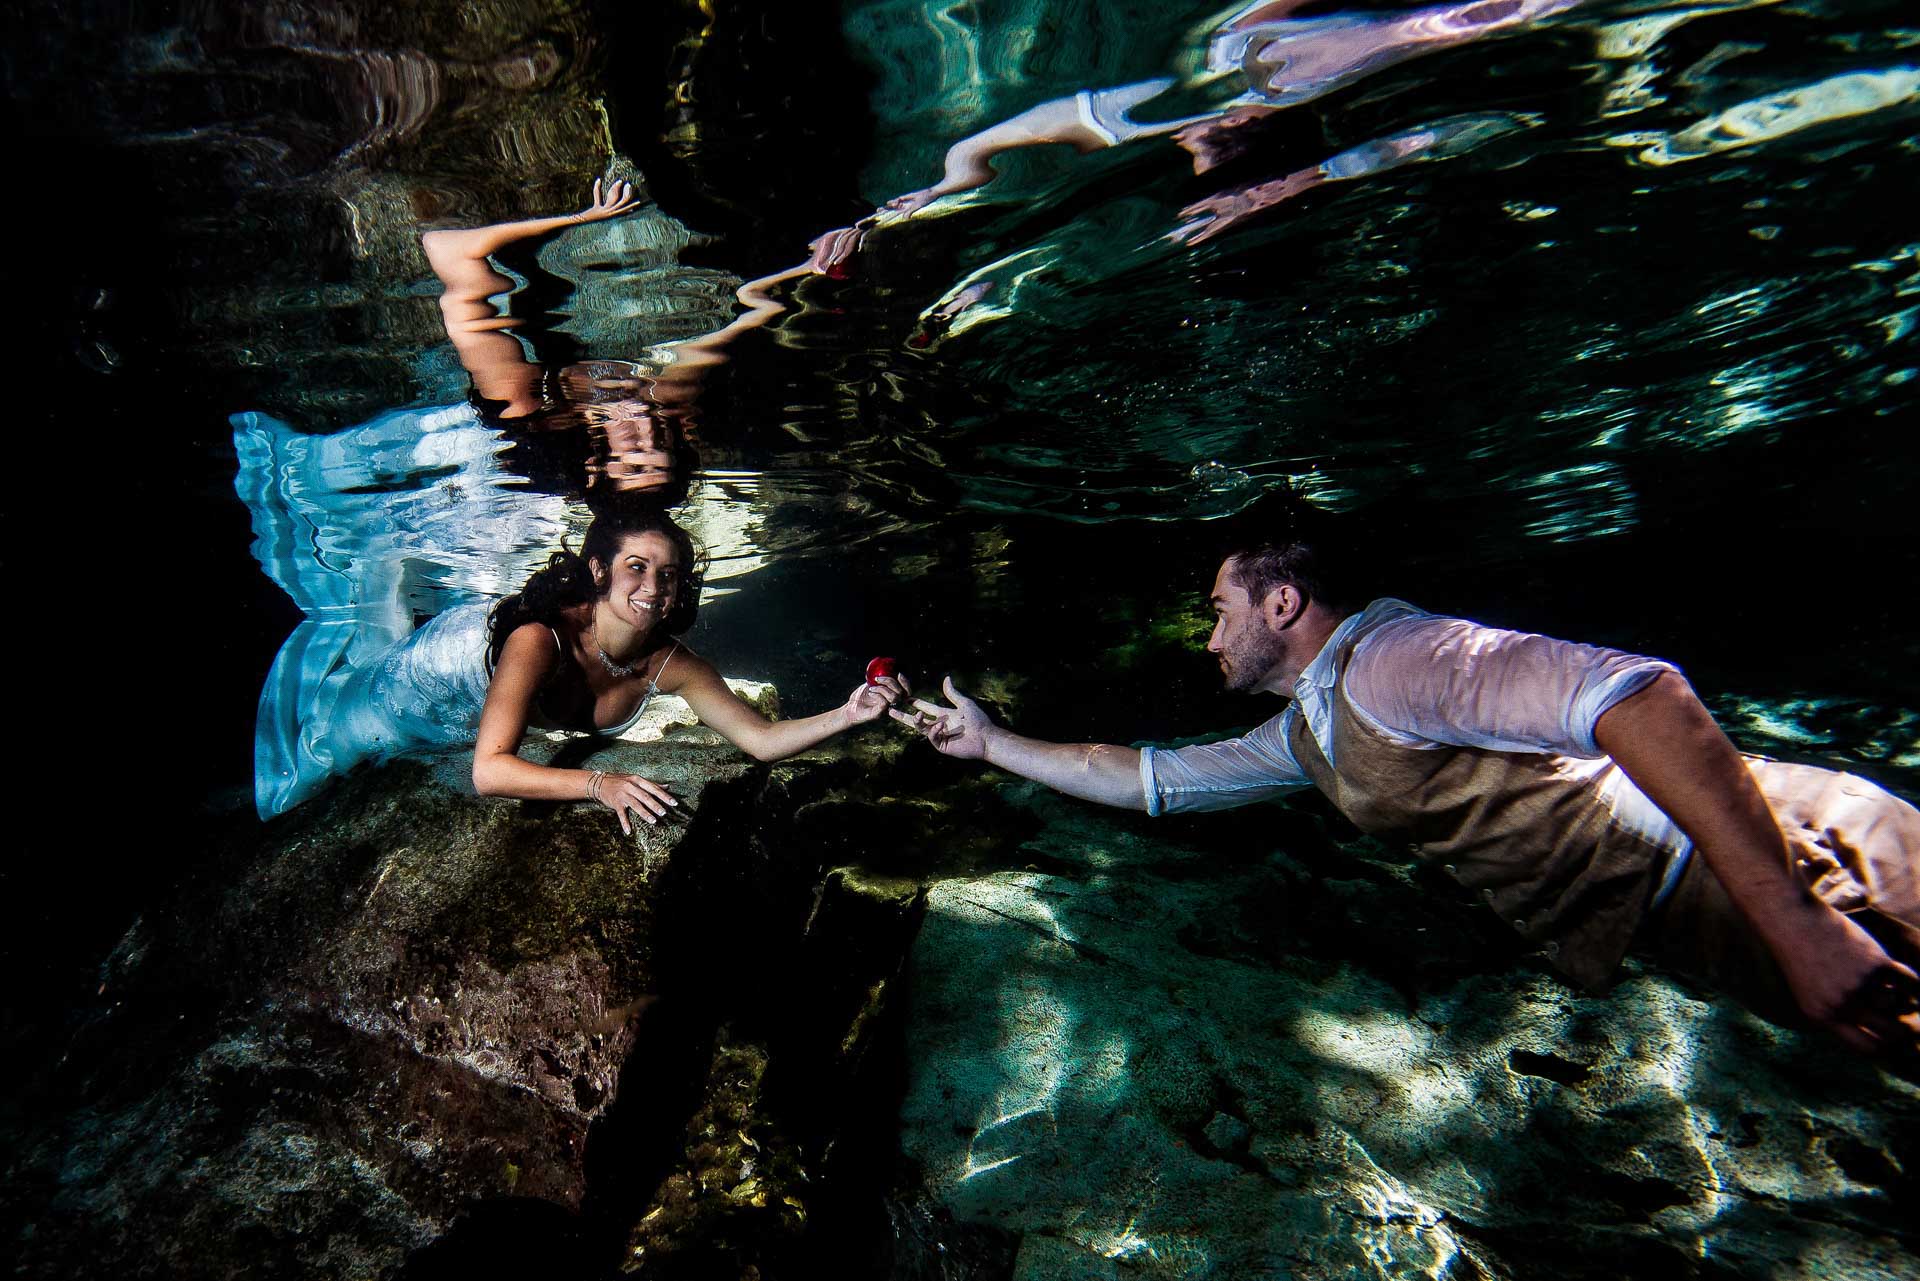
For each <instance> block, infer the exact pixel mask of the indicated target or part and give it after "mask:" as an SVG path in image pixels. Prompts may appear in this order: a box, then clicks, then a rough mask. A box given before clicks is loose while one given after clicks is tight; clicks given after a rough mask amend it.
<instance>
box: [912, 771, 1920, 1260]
mask: <svg viewBox="0 0 1920 1281" xmlns="http://www.w3.org/2000/svg"><path fill="white" fill-rule="evenodd" d="M1020 795H1022V796H1023V797H1024V800H1023V802H1022V804H1023V807H1024V808H1025V809H1027V810H1028V812H1029V813H1030V814H1031V815H1032V816H1033V819H1034V820H1035V823H1034V826H1035V829H1036V830H1035V831H1034V833H1033V835H1031V836H1030V837H1028V838H1027V839H1026V840H1025V841H1024V843H1023V845H1022V851H1023V852H1022V854H1021V855H1019V856H1016V857H1015V858H1014V859H1012V860H1009V861H1011V862H1014V863H1016V864H1022V863H1023V864H1024V866H1015V867H1013V868H1010V869H1003V870H997V871H991V872H988V873H985V874H978V875H967V876H960V877H954V878H951V879H946V880H942V881H940V882H939V883H937V884H935V885H934V886H933V887H932V889H931V893H930V897H929V905H928V915H927V919H926V923H925V925H924V926H923V928H922V931H921V933H920V935H919V938H918V940H917V942H916V944H915V947H914V950H913V954H912V961H911V967H910V978H911V981H912V983H913V990H914V1001H913V1004H912V1008H911V1012H910V1017H909V1027H908V1040H907V1044H908V1046H909V1054H910V1075H909V1084H908V1091H907V1096H906V1101H905V1105H904V1109H903V1116H902V1125H903V1136H902V1142H903V1145H904V1147H905V1150H906V1153H907V1155H908V1156H910V1157H912V1158H913V1159H915V1160H916V1161H917V1162H918V1163H919V1164H920V1166H921V1168H922V1171H923V1176H924V1178H925V1180H926V1184H927V1188H928V1191H929V1195H930V1196H931V1198H932V1199H933V1200H934V1201H935V1202H936V1203H938V1204H940V1205H941V1206H943V1207H944V1208H945V1209H946V1210H947V1211H948V1212H949V1213H950V1214H951V1215H952V1216H953V1217H954V1219H955V1220H956V1221H957V1222H959V1223H962V1224H973V1225H990V1226H992V1227H994V1228H997V1229H1000V1230H1003V1231H1006V1232H1009V1233H1012V1234H1017V1235H1018V1236H1019V1238H1020V1248H1019V1254H1018V1259H1017V1262H1016V1263H1015V1265H1014V1268H1013V1276H1014V1277H1015V1278H1017V1281H1066V1279H1068V1278H1072V1279H1073V1281H1079V1279H1081V1278H1094V1277H1115V1278H1118V1277H1164V1278H1173V1277H1183V1278H1186V1277H1194V1278H1197V1277H1209V1278H1212V1277H1220V1278H1226V1277H1232V1278H1256V1277H1258V1278H1268V1277H1292V1278H1300V1279H1301V1281H1306V1279H1309V1278H1361V1277H1380V1278H1387V1277H1416V1276H1418V1277H1468V1278H1471V1277H1526V1278H1549V1277H1550V1278H1555V1279H1556V1281H1561V1279H1565V1278H1586V1277H1591V1278H1596V1279H1597V1278H1617V1277H1624V1276H1634V1277H1709V1276H1711V1277H1769V1278H1784V1277H1848V1278H1852V1279H1856V1281H1865V1279H1867V1278H1886V1279H1888V1281H1891V1279H1892V1278H1895V1277H1911V1276H1914V1275H1916V1274H1920V1251H1917V1247H1920V1239H1917V1236H1920V1234H1916V1232H1915V1227H1914V1225H1915V1223H1916V1222H1920V1217H1916V1214H1915V1211H1916V1208H1920V1179H1917V1178H1916V1175H1917V1174H1920V1139H1917V1138H1916V1136H1920V1088H1917V1087H1916V1086H1915V1085H1914V1084H1912V1083H1909V1082H1906V1081H1903V1080H1900V1079H1897V1078H1895V1077H1892V1076H1889V1075H1886V1074H1884V1073H1882V1072H1880V1071H1878V1070H1877V1069H1875V1068H1873V1067H1871V1066H1869V1065H1866V1064H1864V1063H1861V1062H1857V1061H1854V1060H1852V1059H1851V1058H1850V1057H1849V1056H1848V1055H1847V1054H1846V1053H1845V1052H1844V1051H1842V1050H1840V1049H1839V1048H1838V1047H1837V1046H1834V1045H1831V1044H1828V1043H1826V1042H1825V1041H1823V1040H1820V1039H1817V1038H1814V1037H1811V1036H1809V1037H1801V1036H1797V1035H1794V1034H1791V1033H1788V1032H1784V1031H1782V1030H1780V1029H1778V1028H1775V1027H1772V1026H1770V1025H1768V1024H1765V1023H1762V1022H1759V1021H1758V1020H1756V1019H1754V1018H1753V1017H1751V1016H1750V1015H1748V1014H1746V1013H1744V1012H1743V1011H1741V1010H1739V1009H1738V1008H1736V1007H1734V1006H1732V1005H1730V1004H1728V1003H1725V1002H1720V1001H1715V1000H1711V999H1709V998H1708V997H1707V996H1706V995H1705V994H1703V993H1699V992H1694V991H1690V990H1687V989H1685V988H1683V987H1680V986H1678V985H1676V984H1675V983H1674V982H1673V981H1671V980H1669V979H1666V978H1664V977H1661V976H1659V975H1656V974H1653V973H1650V972H1645V971H1642V970H1639V969H1631V970H1630V971H1629V973H1628V974H1627V976H1626V978H1625V981H1624V982H1623V983H1622V984H1621V985H1620V987H1619V988H1618V989H1617V990H1616V991H1615V992H1614V993H1613V994H1612V996H1611V997H1610V998H1595V997H1587V996H1582V995H1579V994H1576V993H1575V992H1573V991H1571V990H1569V989H1568V988H1567V987H1565V986H1564V985H1562V984H1561V983H1560V982H1558V981H1557V980H1555V979H1553V978H1552V977H1550V976H1549V975H1548V974H1547V973H1546V972H1545V971H1544V970H1543V969H1541V968H1540V967H1539V966H1538V965H1537V964H1534V963H1531V962H1530V961H1529V960H1528V958H1526V957H1524V956H1523V955H1522V954H1521V952H1520V949H1519V947H1518V945H1517V940H1516V941H1509V940H1508V939H1507V938H1505V937H1504V936H1503V934H1502V931H1501V928H1500V926H1499V925H1498V923H1497V922H1495V921H1493V919H1492V918H1491V917H1489V916H1483V915H1482V914H1481V913H1480V911H1479V910H1478V909H1477V908H1476V907H1474V906H1473V905H1471V904H1469V903H1465V902H1462V901H1460V900H1458V899H1457V898H1456V897H1455V896H1453V895H1450V894H1448V893H1447V891H1446V888H1445V886H1444V885H1443V884H1439V883H1428V882H1426V881H1425V880H1423V879H1418V878H1416V877H1414V876H1413V875H1412V874H1411V873H1409V872H1408V871H1407V870H1406V869H1404V868H1401V867H1398V866H1395V865H1394V864H1391V863H1388V862H1375V861H1371V860H1368V859H1364V858H1351V857H1346V856H1343V855H1341V854H1340V853H1338V852H1336V851H1333V850H1332V849H1331V847H1330V846H1329V844H1328V842H1327V841H1326V839H1325V838H1323V837H1316V836H1315V835H1314V834H1313V833H1312V832H1311V831H1310V830H1307V828H1306V826H1305V825H1304V823H1303V816H1300V815H1298V814H1293V813H1290V812H1289V811H1286V810H1273V809H1268V810H1266V811H1265V812H1264V813H1263V814H1260V815H1257V816H1255V815H1249V813H1248V812H1242V814H1241V815H1234V816H1227V815H1209V816H1201V817H1199V818H1196V819H1193V820H1190V821H1189V820H1185V819H1181V820H1164V819H1163V820H1146V819H1144V818H1138V817H1129V816H1108V815H1106V814H1102V813H1099V812H1097V811H1094V810H1093V809H1092V808H1091V807H1087V806H1081V805H1076V804H1074V803H1072V802H1067V801H1062V800H1060V799H1059V798H1057V797H1054V796H1052V795H1051V794H1047V793H1044V792H1040V791H1038V790H1036V789H1026V790H1025V791H1024V792H1023V793H1020ZM1282 850H1285V851H1289V852H1282ZM1376 852H1379V851H1376Z"/></svg>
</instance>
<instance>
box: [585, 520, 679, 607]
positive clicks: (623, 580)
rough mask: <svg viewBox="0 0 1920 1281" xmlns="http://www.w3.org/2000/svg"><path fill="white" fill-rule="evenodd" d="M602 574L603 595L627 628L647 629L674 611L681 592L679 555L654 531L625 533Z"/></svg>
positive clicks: (669, 543) (672, 546) (670, 541)
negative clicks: (616, 551)
mask: <svg viewBox="0 0 1920 1281" xmlns="http://www.w3.org/2000/svg"><path fill="white" fill-rule="evenodd" d="M598 568H599V567H598V566H596V569H598ZM601 573H602V574H604V578H603V579H602V581H603V583H604V584H605V586H604V589H603V592H602V595H603V597H604V599H605V600H606V602H607V604H608V605H610V606H612V607H613V611H614V613H615V614H617V615H618V616H619V617H620V618H621V619H623V620H624V621H625V622H627V623H628V624H629V625H630V626H633V627H636V628H639V629H640V630H642V631H646V630H650V629H652V628H653V627H654V626H655V625H656V624H657V623H659V621H660V620H661V619H662V618H664V617H666V616H667V615H668V614H669V613H671V612H672V611H673V605H674V601H675V600H676V599H677V596H678V593H679V590H680V573H681V566H680V553H679V552H678V551H677V550H676V549H675V548H674V545H673V542H672V540H671V539H669V538H668V537H667V536H666V535H665V534H662V533H659V532H657V531H655V530H647V531H645V532H643V533H638V534H628V535H627V536H626V537H625V538H623V539H621V540H620V550H619V551H618V553H616V554H615V556H614V558H613V564H612V565H609V566H607V567H605V569H604V570H602V571H601ZM596 576H599V575H596Z"/></svg>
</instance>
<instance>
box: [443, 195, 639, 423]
mask: <svg viewBox="0 0 1920 1281" xmlns="http://www.w3.org/2000/svg"><path fill="white" fill-rule="evenodd" d="M639 200H640V195H639V192H637V191H635V190H634V188H633V187H632V185H631V184H629V183H626V182H622V181H620V180H618V179H616V180H614V182H613V183H612V184H611V185H610V186H607V187H606V188H605V189H604V190H603V189H602V186H601V183H600V181H599V180H598V179H595V180H594V184H593V203H592V204H590V205H588V206H587V207H586V208H585V209H582V210H581V211H580V212H578V213H570V214H562V215H559V216H557V217H553V218H528V219H525V220H523V221H520V222H500V223H493V224H490V225H488V226H485V227H469V228H466V229H464V230H457V231H429V232H427V233H426V234H425V235H423V236H421V237H420V245H421V247H422V248H423V249H425V250H426V253H427V263H428V265H429V266H431V267H432V268H433V274H434V275H436V276H438V277H439V278H440V284H441V286H442V290H441V294H440V318H441V320H442V322H444V323H445V325H446V327H447V337H448V338H450V339H452V340H453V347H454V350H455V351H457V352H458V353H459V354H460V363H461V365H462V366H464V367H465V368H466V371H467V373H468V375H469V376H471V377H472V379H473V385H474V389H475V390H476V391H478V392H479V393H480V394H481V395H482V396H485V397H486V398H487V399H489V400H499V401H504V402H506V405H507V410H506V414H507V416H508V417H510V418H515V417H521V416H524V415H526V414H531V413H533V412H534V411H535V410H537V409H539V408H540V371H539V369H538V368H537V367H536V366H534V365H531V364H529V363H528V362H527V357H526V353H525V352H524V351H523V350H522V349H521V347H520V344H519V342H518V341H516V340H515V339H514V338H512V337H511V336H510V335H508V334H506V333H504V332H502V331H504V330H508V329H513V328H516V327H517V326H518V325H519V324H520V323H521V322H520V321H519V320H518V319H516V318H515V317H512V316H503V315H501V314H500V313H499V311H498V310H496V309H495V307H494V305H493V303H492V302H490V301H489V299H491V298H493V297H494V296H495V295H496V294H499V293H502V292H504V291H506V290H508V289H511V288H513V282H512V281H511V280H509V279H507V278H506V277H505V276H503V275H501V274H500V273H499V272H498V271H496V270H495V269H494V267H493V264H492V263H490V262H488V261H487V255H488V254H491V253H495V252H497V251H498V250H501V249H504V248H505V247H506V246H508V245H510V244H513V243H515V242H516V241H520V240H528V239H531V238H533V237H536V236H545V235H550V234H551V233H553V232H556V231H559V230H561V229H563V228H566V227H571V226H575V225H577V224H579V223H583V222H600V221H602V220H604V219H607V218H614V217H618V216H619V215H620V214H623V213H625V212H627V210H629V209H631V208H633V207H634V205H636V204H638V203H639Z"/></svg>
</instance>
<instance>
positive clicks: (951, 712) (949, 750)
mask: <svg viewBox="0 0 1920 1281" xmlns="http://www.w3.org/2000/svg"><path fill="white" fill-rule="evenodd" d="M940 688H941V689H942V690H943V691H945V692H946V695H947V701H948V702H949V703H952V704H953V706H952V707H941V706H940V705H939V704H938V703H929V702H927V701H926V700H925V699H922V698H916V699H914V700H913V706H914V708H915V710H914V711H912V712H903V711H901V710H900V709H899V708H897V707H896V708H893V709H892V711H891V714H892V716H893V718H894V719H895V720H897V721H899V722H900V723H901V724H902V725H911V726H912V727H913V728H914V729H916V730H919V731H920V732H921V733H922V734H925V735H926V736H927V741H928V742H929V743H932V744H933V745H934V747H935V748H936V749H937V750H938V751H940V752H941V753H942V754H944V755H947V756H956V757H959V758H960V759H961V760H966V761H977V760H983V759H985V757H986V755H987V735H988V734H990V733H992V732H993V731H994V730H995V729H996V728H998V727H997V726H995V725H994V723H993V721H992V720H991V719H989V718H988V716H987V714H986V713H985V712H983V711H981V710H980V704H978V703H976V702H974V701H973V700H972V699H970V698H968V697H967V696H966V695H965V694H962V693H961V692H960V691H959V690H957V689H955V688H954V687H953V677H951V676H949V677H947V678H946V679H944V680H942V681H941V682H940Z"/></svg>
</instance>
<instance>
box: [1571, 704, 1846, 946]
mask: <svg viewBox="0 0 1920 1281" xmlns="http://www.w3.org/2000/svg"><path fill="white" fill-rule="evenodd" d="M1594 737H1595V739H1596V741H1597V742H1598V743H1599V745H1600V747H1601V749H1602V750H1604V751H1605V752H1606V753H1607V755H1609V756H1611V757H1612V758H1613V759H1614V761H1615V762H1616V763H1618V764H1619V766H1620V768H1621V769H1623V770H1625V771H1626V774H1627V777H1628V778H1631V779H1632V780H1633V781H1634V784H1635V785H1636V786H1638V787H1639V789H1640V790H1641V791H1642V792H1645V793H1646V795H1647V797H1648V799H1650V800H1651V801H1653V803H1654V804H1655V805H1658V806H1659V807H1660V809H1661V810H1662V811H1663V812H1664V813H1665V814H1666V815H1667V817H1669V818H1671V819H1672V820H1673V821H1674V822H1675V823H1676V824H1678V825H1679V827H1680V830H1681V831H1683V832H1685V833H1686V834H1687V835H1688V836H1689V837H1691V838H1692V840H1693V843H1694V847H1695V849H1697V850H1698V851H1699V853H1700V855H1701V856H1702V857H1703V858H1705V859H1706V860H1707V866H1708V867H1710V868H1712V869H1713V873H1714V875H1715V876H1716V877H1718V878H1719V880H1720V883H1721V884H1722V885H1724V886H1725V887H1726V890H1727V893H1728V895H1730V896H1731V897H1732V899H1733V901H1734V904H1735V905H1736V906H1737V907H1738V908H1739V909H1740V911H1741V913H1742V914H1743V915H1745V916H1746V918H1747V919H1748V920H1749V921H1751V922H1752V923H1753V927H1754V929H1755V930H1757V931H1758V932H1759V934H1760V936H1761V937H1762V938H1764V939H1765V940H1766V941H1767V943H1768V945H1769V946H1770V947H1775V948H1776V949H1777V948H1778V946H1780V945H1782V944H1784V943H1787V942H1790V941H1791V940H1792V939H1793V938H1794V937H1795V936H1796V934H1797V933H1798V932H1799V931H1802V930H1804V929H1805V928H1806V923H1807V918H1808V917H1809V916H1810V915H1815V914H1818V913H1820V912H1823V911H1826V910H1827V909H1825V908H1824V907H1822V905H1821V904H1820V903H1818V902H1817V901H1816V900H1815V899H1814V898H1813V897H1812V895H1810V894H1808V893H1807V891H1806V889H1805V888H1804V887H1803V886H1802V885H1801V884H1800V881H1799V879H1798V878H1797V877H1795V876H1794V874H1793V871H1792V869H1791V867H1790V866H1789V861H1788V854H1787V847H1786V841H1785V838H1784V837H1782V835H1781V833H1780V826H1779V823H1778V822H1777V821H1776V820H1775V818H1774V816H1773V811H1772V810H1771V809H1770V808H1768V806H1767V800H1766V797H1765V796H1763V795H1761V793H1760V788H1759V785H1758V784H1757V783H1755V782H1754V780H1753V775H1752V773H1751V772H1749V771H1748V769H1747V766H1746V762H1745V761H1744V760H1742V759H1741V757H1740V753H1739V752H1738V751H1737V750H1736V749H1735V748H1734V746H1733V744H1732V743H1731V742H1729V741H1728V740H1727V736H1726V735H1725V734H1723V733H1722V732H1721V730H1720V727H1719V726H1718V725H1716V724H1715V723H1714V720H1713V716H1712V715H1711V714H1710V713H1709V712H1708V711H1707V709H1706V708H1705V707H1703V706H1702V705H1701V703H1700V700H1699V699H1698V698H1696V697H1695V696H1694V693H1693V690H1692V688H1691V687H1690V686H1689V685H1688V684H1687V682H1686V681H1685V679H1683V678H1682V677H1680V676H1679V675H1678V674H1676V673H1672V672H1669V673H1665V674H1663V675H1661V676H1660V677H1658V678H1657V679H1655V680H1654V681H1653V682H1652V683H1651V684H1649V685H1648V686H1647V687H1646V688H1644V689H1642V690H1640V691H1638V692H1637V693H1635V694H1633V695H1631V696H1629V697H1628V698H1626V699H1624V700H1622V701H1621V702H1619V703H1616V704H1615V705H1614V706H1612V707H1611V708H1608V709H1607V711H1606V712H1605V713H1604V714H1602V716H1601V717H1600V721H1599V723H1598V724H1597V725H1596V726H1595V727H1594Z"/></svg>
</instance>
